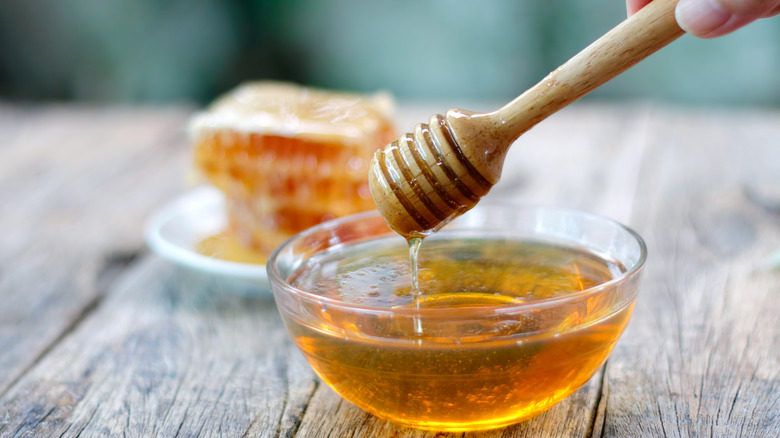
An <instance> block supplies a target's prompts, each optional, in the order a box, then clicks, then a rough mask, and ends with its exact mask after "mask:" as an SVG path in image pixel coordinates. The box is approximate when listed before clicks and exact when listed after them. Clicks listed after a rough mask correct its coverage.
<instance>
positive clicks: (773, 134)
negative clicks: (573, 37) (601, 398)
mask: <svg viewBox="0 0 780 438" xmlns="http://www.w3.org/2000/svg"><path fill="white" fill-rule="evenodd" d="M649 132H650V133H651V136H652V139H651V140H650V141H649V144H650V145H652V146H651V147H649V149H648V152H647V154H648V156H647V160H645V166H644V167H643V169H642V175H641V178H640V191H639V193H638V199H637V202H636V204H635V206H636V208H635V209H634V213H633V222H634V223H635V224H636V227H637V228H638V230H639V231H640V233H641V234H643V235H644V237H645V239H646V240H647V243H648V247H649V252H650V259H649V261H648V264H647V272H646V277H645V280H644V286H643V290H642V292H641V293H640V300H639V302H638V304H637V307H636V310H635V314H634V318H633V321H632V323H631V324H630V326H629V329H628V330H627V333H626V334H625V336H624V338H623V339H622V341H621V343H620V344H619V345H618V347H617V349H616V351H615V352H614V353H613V355H612V358H611V359H610V361H609V366H608V370H607V382H608V388H609V390H608V392H607V394H606V398H607V402H606V403H607V412H606V417H605V424H604V435H605V436H713V435H714V436H749V437H762V436H765V437H770V436H777V431H778V430H780V415H778V412H780V410H778V406H780V349H778V339H780V325H778V323H777V315H778V314H780V300H778V299H777V298H778V292H780V289H779V288H778V284H780V283H779V282H780V278H779V277H778V276H779V275H780V273H779V272H777V271H769V270H766V269H763V268H762V261H763V260H765V258H766V257H767V255H768V254H770V253H771V252H772V251H773V250H775V249H777V248H780V226H778V225H780V216H779V215H778V214H777V212H778V211H780V210H778V209H772V208H768V205H769V204H771V203H773V202H774V203H776V204H775V206H780V198H778V199H775V200H774V201H770V200H766V199H765V200H763V201H762V202H754V200H753V199H751V196H748V194H749V193H750V187H752V186H753V184H755V183H756V181H755V178H756V177H758V175H763V176H764V177H765V178H771V179H772V185H774V187H780V172H777V173H767V172H765V171H764V170H762V169H761V167H762V166H766V165H773V164H772V163H774V165H776V164H777V163H780V114H778V113H777V112H774V113H770V114H767V115H756V114H751V113H745V114H740V113H736V112H724V113H712V114H706V115H702V116H701V117H698V118H697V117H691V115H690V114H682V113H678V114H675V113H673V112H665V113H660V112H657V113H655V114H654V118H653V120H652V123H651V129H650V130H649ZM760 151H763V152H762V153H764V154H766V155H765V156H764V157H763V158H758V157H755V156H751V157H750V158H749V159H745V158H746V157H747V156H750V155H753V154H755V153H758V152H760Z"/></svg>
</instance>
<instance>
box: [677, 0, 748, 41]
mask: <svg viewBox="0 0 780 438" xmlns="http://www.w3.org/2000/svg"><path fill="white" fill-rule="evenodd" d="M674 15H675V18H676V19H677V23H678V24H679V25H680V27H681V28H682V29H683V30H684V31H685V32H687V33H689V34H691V35H694V36H697V37H701V38H712V37H715V36H719V34H718V32H720V31H721V30H722V29H723V28H725V27H726V25H728V24H729V22H730V21H732V20H733V19H734V16H733V15H732V14H730V13H729V12H726V11H724V10H723V9H721V8H720V5H719V4H718V3H717V2H715V1H713V0H680V2H679V3H677V7H676V8H675V11H674Z"/></svg>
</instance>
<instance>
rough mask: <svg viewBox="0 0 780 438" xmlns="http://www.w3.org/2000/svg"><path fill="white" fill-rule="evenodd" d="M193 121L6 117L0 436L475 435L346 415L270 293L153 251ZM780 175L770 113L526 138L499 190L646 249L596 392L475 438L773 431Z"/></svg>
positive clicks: (638, 113) (645, 112) (584, 124)
mask: <svg viewBox="0 0 780 438" xmlns="http://www.w3.org/2000/svg"><path fill="white" fill-rule="evenodd" d="M443 109H445V108H441V107H438V106H432V107H424V106H413V107H412V106H410V107H406V109H405V110H404V112H403V113H402V114H401V119H402V121H401V123H399V127H402V128H403V129H404V130H406V129H408V128H409V127H411V125H412V124H413V123H414V122H418V121H423V120H425V119H427V117H428V115H430V114H431V113H432V112H434V111H441V110H443ZM473 109H479V108H473ZM191 110H192V109H191V108H185V107H85V106H69V105H45V106H17V105H11V104H9V103H5V104H0V133H2V135H0V206H2V210H1V214H0V229H2V230H3V231H4V232H3V233H2V235H0V303H2V304H0V435H2V436H53V435H56V436H59V435H64V436H120V435H121V436H125V435H129V436H179V435H181V436H195V435H201V436H227V437H234V436H235V437H240V436H263V437H265V436H269V437H270V436H273V437H276V436H285V437H291V436H296V437H325V436H327V437H379V436H392V437H449V436H453V437H454V436H464V435H463V434H448V433H434V432H421V431H415V430H411V429H405V428H399V427H397V426H394V425H392V424H390V423H387V422H385V421H382V420H378V419H376V418H374V417H372V416H370V415H368V414H366V413H364V412H363V411H361V410H360V409H358V408H356V407H354V406H353V405H351V404H349V403H347V402H345V401H342V400H341V399H340V398H339V397H338V396H337V395H335V394H334V393H333V392H332V391H331V390H330V389H329V388H328V387H327V386H326V385H324V384H322V383H320V381H319V380H318V379H317V378H316V377H315V375H314V373H313V372H312V371H311V369H310V368H309V367H308V365H307V364H306V362H305V361H304V359H303V357H302V356H301V354H300V353H299V352H298V351H297V350H296V348H295V347H294V345H293V344H292V342H291V341H290V339H289V338H288V336H287V333H286V332H285V330H284V328H283V327H282V324H281V321H280V319H279V316H278V315H277V313H276V310H275V307H274V303H273V300H272V299H269V298H263V297H262V296H247V295H239V294H235V293H230V292H226V291H222V290H219V289H216V288H213V287H210V286H209V283H208V282H205V283H202V282H199V283H197V284H194V283H193V282H192V281H187V279H186V275H184V274H182V272H181V271H180V270H179V269H178V268H177V267H176V266H174V265H173V264H172V263H171V262H169V261H167V260H163V259H161V258H159V257H157V256H155V255H152V254H150V252H149V251H148V250H147V248H146V246H145V244H144V241H143V237H142V234H143V233H142V230H143V225H144V222H145V220H146V219H147V218H148V217H149V216H150V214H151V213H152V212H153V211H154V210H155V209H157V208H159V207H160V206H161V205H163V204H165V203H166V202H168V201H169V200H170V199H172V198H174V197H175V196H177V195H179V194H181V193H184V192H186V191H187V190H189V189H190V187H191V182H190V181H189V179H188V178H189V177H188V175H190V170H191V166H190V162H189V160H190V150H189V146H188V141H187V137H186V133H185V125H186V122H187V119H188V117H189V115H190V114H191ZM779 164H780V112H778V111H777V110H757V109H756V110H710V111H704V110H685V109H681V108H670V107H664V106H659V105H651V104H624V105H614V106H607V105H594V104H590V105H586V104H577V105H574V106H572V107H569V108H567V109H565V110H563V111H562V112H560V113H559V114H557V115H555V116H553V117H552V118H551V119H549V120H547V121H545V122H544V123H542V124H541V125H540V126H538V127H537V128H535V129H534V130H532V131H531V132H529V133H528V134H526V135H525V136H524V137H523V138H521V140H520V141H519V143H518V144H516V145H515V146H514V148H513V149H512V151H511V152H510V157H509V158H508V162H507V165H506V168H505V171H504V172H505V175H504V178H503V180H502V181H501V183H499V185H498V186H496V187H495V189H494V191H493V192H491V194H490V195H489V197H491V198H493V199H494V200H499V199H507V200H514V201H517V202H523V203H531V204H551V205H558V206H565V207H572V208H576V209H581V210H586V211H589V212H593V213H597V214H602V215H606V216H609V217H612V218H615V219H618V220H620V221H622V222H624V223H626V224H628V225H630V226H632V227H633V228H635V229H636V230H637V231H639V233H640V234H641V235H643V236H644V238H645V239H646V241H647V244H648V247H649V254H650V256H649V261H648V263H647V269H646V272H645V277H644V283H643V287H642V291H641V293H640V299H639V302H638V304H637V306H636V310H635V313H634V316H633V319H632V321H631V323H630V325H629V328H628V329H627V331H626V333H625V334H624V335H623V337H622V338H621V340H620V342H619V344H618V346H617V348H616V349H615V351H614V353H613V354H612V356H611V358H610V359H609V361H608V363H607V364H606V365H605V366H604V367H603V369H602V370H601V371H600V372H598V373H597V375H596V376H594V377H593V378H592V379H591V380H590V381H589V383H588V384H586V385H585V386H584V387H583V388H582V389H581V390H579V391H578V392H577V393H575V394H574V395H572V396H571V397H569V398H568V399H566V400H565V401H564V402H562V403H560V404H559V405H557V406H555V407H554V408H553V409H552V410H550V411H548V412H546V413H544V414H542V415H540V416H538V417H536V418H534V419H532V420H530V421H528V422H525V423H523V424H519V425H517V426H514V427H510V428H506V429H502V430H497V431H490V432H482V433H473V434H465V436H469V437H524V436H529V437H537V436H551V437H560V436H586V437H591V436H597V437H598V436H615V437H626V436H634V437H655V436H729V437H731V436H744V437H776V436H778V435H779V434H780V322H778V321H779V320H780V270H778V269H770V268H769V267H768V266H769V265H771V257H772V255H773V254H775V251H777V250H778V249H780V196H777V195H778V190H780V172H778V171H777V168H778V167H777V166H778V165H779ZM773 166H774V167H773ZM762 184H763V189H762V188H761V187H762ZM775 257H777V255H775Z"/></svg>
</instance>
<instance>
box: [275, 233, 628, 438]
mask: <svg viewBox="0 0 780 438" xmlns="http://www.w3.org/2000/svg"><path fill="white" fill-rule="evenodd" d="M353 246H354V248H348V249H344V248H342V249H340V250H339V251H338V253H337V254H338V255H337V256H335V255H334V256H332V257H331V256H329V255H328V253H326V254H325V255H322V256H319V257H314V258H312V259H310V260H309V261H308V262H307V263H306V264H305V265H304V266H303V267H301V269H299V270H298V271H297V272H296V273H295V274H293V275H292V276H291V277H290V278H289V282H290V284H291V285H293V286H295V287H297V288H299V289H302V290H306V291H309V292H311V293H314V294H317V295H320V296H322V297H325V298H327V300H324V301H323V302H322V303H321V305H320V307H319V308H311V309H310V308H304V309H300V310H301V312H302V314H306V315H307V317H306V318H298V317H295V316H293V315H290V314H286V313H285V312H283V315H284V317H285V323H286V324H287V326H288V329H289V331H290V332H291V334H292V336H293V339H294V340H295V342H296V344H297V345H298V346H299V347H300V349H301V350H302V351H303V352H304V354H305V355H306V357H307V359H308V360H309V362H310V364H311V365H312V367H313V368H314V369H315V371H316V372H317V374H318V375H319V376H320V377H321V378H322V379H323V380H324V381H325V382H326V383H327V384H328V385H330V386H331V387H332V388H333V389H334V390H335V391H336V392H338V393H339V394H341V395H342V396H343V397H344V398H345V399H347V400H349V401H351V402H353V403H355V404H356V405H358V406H360V407H361V408H363V409H365V410H367V411H369V412H371V413H373V414H374V415H377V416H379V417H381V418H385V419H387V420H390V421H393V422H396V423H400V424H403V425H407V426H413V427H417V428H423V429H432V430H453V431H454V430H475V429H490V428H496V427H501V426H505V425H508V424H512V423H516V422H518V421H521V420H523V419H526V418H529V417H532V416H534V415H536V414H539V413H541V412H543V411H545V410H547V409H549V408H550V407H551V406H553V405H554V404H556V403H558V402H559V401H561V400H562V399H563V398H564V397H566V396H567V395H569V394H571V393H572V392H574V391H576V390H577V389H578V388H579V387H581V386H582V385H583V384H584V383H585V382H587V380H588V379H589V378H590V377H591V376H592V375H593V374H594V373H595V371H596V370H597V369H598V368H599V367H600V366H601V365H602V364H603V363H604V361H605V360H606V358H607V356H608V355H609V353H610V351H611V350H612V348H613V346H614V345H615V342H616V341H617V339H618V337H619V336H620V334H621V333H622V332H623V329H624V328H625V326H626V324H627V322H628V319H629V316H630V314H631V310H632V308H633V304H632V303H633V301H632V300H629V301H623V300H622V298H620V297H621V295H622V294H615V293H614V291H612V293H610V289H609V288H604V290H603V291H601V292H599V291H598V289H597V290H596V291H595V292H594V291H593V290H591V291H589V292H588V293H587V294H584V293H580V292H581V291H583V290H584V289H588V288H592V287H594V286H597V285H599V284H603V283H605V282H608V281H610V280H611V279H613V278H614V277H615V276H619V275H622V274H623V273H624V272H625V269H624V268H623V266H622V265H620V264H618V263H615V262H613V261H610V260H606V259H604V258H601V257H599V256H596V255H594V254H592V253H589V252H587V251H584V250H582V249H579V248H574V247H567V246H558V245H552V244H548V243H540V242H532V241H522V240H506V239H489V238H485V239H433V238H430V239H426V241H425V244H423V245H422V247H421V249H420V252H419V289H420V296H419V298H416V297H415V296H414V294H413V293H412V292H411V285H410V277H409V274H410V272H409V269H410V268H409V258H408V257H409V256H408V252H407V248H406V247H405V246H404V245H403V242H401V243H398V239H397V238H396V239H395V240H393V239H392V238H387V239H380V240H378V241H372V242H369V243H365V244H357V245H353ZM560 299H566V300H569V301H570V303H567V304H566V305H560V304H557V305H554V306H553V305H547V304H545V303H548V304H550V303H553V302H554V301H555V300H560ZM330 300H335V301H330ZM336 301H337V302H339V303H345V305H344V306H341V305H330V306H329V305H328V302H336ZM350 305H355V306H360V307H361V308H363V309H364V311H360V312H358V311H352V310H351V308H350ZM366 307H368V308H370V309H373V310H365V308H366ZM383 310H386V311H383ZM390 310H392V312H391V311H390Z"/></svg>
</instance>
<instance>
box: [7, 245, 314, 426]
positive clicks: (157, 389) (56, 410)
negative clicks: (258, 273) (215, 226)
mask: <svg viewBox="0 0 780 438" xmlns="http://www.w3.org/2000/svg"><path fill="white" fill-rule="evenodd" d="M202 280H203V279H202V277H200V276H192V275H191V274H190V273H188V272H186V271H180V270H177V269H174V268H173V267H172V266H171V265H170V264H169V263H167V262H164V261H162V260H159V259H157V258H156V257H147V258H145V259H144V260H142V261H140V262H138V263H137V264H136V265H135V266H134V268H133V269H132V270H131V271H129V272H128V273H127V274H126V275H124V276H122V277H121V278H120V280H119V281H118V282H117V284H116V285H115V288H114V289H113V290H112V291H111V293H110V294H109V295H108V296H107V298H106V299H105V300H104V301H103V302H102V303H101V305H100V306H99V308H98V309H96V310H95V311H94V312H93V313H92V314H91V315H90V316H89V318H87V320H85V321H84V322H83V323H82V324H81V325H79V327H77V328H76V329H75V330H74V331H73V332H72V333H70V334H69V335H68V336H67V337H66V338H64V339H63V340H62V341H61V342H60V343H58V344H57V345H56V346H55V347H53V348H52V350H51V351H50V352H49V353H48V354H47V355H46V356H45V357H44V358H42V359H41V360H40V361H39V362H38V363H37V364H36V366H35V367H34V368H33V369H31V370H30V371H29V372H28V373H26V374H25V375H24V376H23V378H22V379H21V380H20V381H19V382H18V383H17V384H16V385H14V387H13V388H11V389H10V390H9V391H8V392H7V394H6V395H5V397H3V399H2V405H0V406H2V408H0V412H4V418H3V421H2V422H0V434H1V435H5V434H10V435H25V434H29V435H33V436H53V435H60V434H66V435H71V436H75V435H78V436H107V435H108V436H115V435H120V434H125V433H127V434H131V435H136V436H158V435H159V436H175V435H183V436H197V435H202V436H214V435H222V436H242V435H243V434H245V433H248V434H249V435H251V436H277V434H278V433H279V431H281V430H295V429H296V427H297V423H298V422H299V420H298V413H299V412H302V411H303V410H304V409H305V407H306V405H307V403H308V400H309V397H310V394H311V392H312V391H313V390H314V388H316V385H317V384H316V383H315V379H314V374H313V372H312V371H311V370H310V368H309V367H308V365H307V364H306V362H305V360H304V359H303V357H302V356H301V354H300V353H299V352H298V351H297V350H296V349H295V347H294V346H293V344H292V343H291V342H290V341H289V339H288V337H287V333H286V332H285V330H284V328H283V326H282V324H281V320H280V318H279V316H278V313H277V312H276V309H275V306H274V303H273V300H271V299H270V298H269V297H263V296H260V295H257V296H241V295H238V294H235V293H231V292H226V291H223V290H220V289H216V288H215V287H214V285H215V284H216V283H214V282H208V281H206V282H204V281H202Z"/></svg>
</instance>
